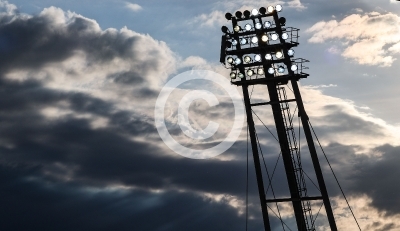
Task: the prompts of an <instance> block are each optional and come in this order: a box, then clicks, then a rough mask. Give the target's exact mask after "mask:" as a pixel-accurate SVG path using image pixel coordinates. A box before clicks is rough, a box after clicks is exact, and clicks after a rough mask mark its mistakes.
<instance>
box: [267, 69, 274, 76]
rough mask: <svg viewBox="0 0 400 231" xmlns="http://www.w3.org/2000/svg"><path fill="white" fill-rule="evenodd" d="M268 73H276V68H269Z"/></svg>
mask: <svg viewBox="0 0 400 231" xmlns="http://www.w3.org/2000/svg"><path fill="white" fill-rule="evenodd" d="M268 73H270V74H271V75H272V74H274V73H275V70H274V68H273V67H270V68H268Z"/></svg>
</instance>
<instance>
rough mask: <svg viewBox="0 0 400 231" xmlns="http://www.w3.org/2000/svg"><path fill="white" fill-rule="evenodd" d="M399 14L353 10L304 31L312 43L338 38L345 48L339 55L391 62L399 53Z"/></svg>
mask: <svg viewBox="0 0 400 231" xmlns="http://www.w3.org/2000/svg"><path fill="white" fill-rule="evenodd" d="M399 25H400V17H399V16H398V15H396V14H393V13H387V14H380V13H378V12H371V13H368V14H352V15H350V16H347V17H345V18H344V19H343V20H341V21H337V20H331V21H327V22H325V21H321V22H318V23H316V24H314V25H313V26H312V27H311V28H309V29H307V32H309V33H312V36H311V38H310V39H309V40H308V41H309V42H311V43H324V42H326V41H329V40H334V39H337V40H340V41H341V42H342V43H343V46H344V47H345V49H344V50H343V52H342V56H343V57H345V58H349V59H352V60H355V61H356V62H358V63H359V64H364V65H378V66H391V65H392V63H393V61H395V60H396V58H394V57H393V55H394V54H396V53H400V47H399V45H398V44H399V43H400V27H399Z"/></svg>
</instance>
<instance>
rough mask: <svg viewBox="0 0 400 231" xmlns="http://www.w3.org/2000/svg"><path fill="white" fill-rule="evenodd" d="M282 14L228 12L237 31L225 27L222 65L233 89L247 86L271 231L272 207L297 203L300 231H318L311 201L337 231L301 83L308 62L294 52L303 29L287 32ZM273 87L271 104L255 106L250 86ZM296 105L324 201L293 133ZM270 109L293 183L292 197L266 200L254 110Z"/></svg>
mask: <svg viewBox="0 0 400 231" xmlns="http://www.w3.org/2000/svg"><path fill="white" fill-rule="evenodd" d="M281 10H282V6H281V5H277V6H275V7H273V6H269V7H268V8H264V7H261V8H260V9H259V10H257V9H253V10H252V11H251V12H250V11H247V10H246V11H244V12H243V14H242V12H240V11H237V12H236V13H235V15H234V16H233V15H232V14H230V13H226V15H225V17H226V19H227V20H231V22H232V28H233V30H232V31H230V30H229V29H228V27H226V26H223V27H222V32H223V33H224V34H223V36H222V43H221V56H220V61H221V63H223V64H224V65H225V66H228V67H229V68H230V69H231V73H230V77H231V82H232V84H235V85H237V86H241V87H242V89H243V97H244V103H245V108H246V115H247V123H248V129H249V135H250V140H251V147H252V152H253V159H254V166H255V170H256V177H257V185H258V192H259V197H260V202H261V211H262V215H263V221H264V227H265V231H270V230H271V227H270V221H269V216H268V208H267V203H279V202H291V203H292V206H293V213H294V216H295V219H296V224H297V230H298V231H311V230H315V224H314V220H313V214H312V212H311V201H313V200H322V201H323V205H324V207H325V211H326V215H327V218H328V222H329V226H330V228H331V230H333V231H337V227H336V223H335V218H334V216H333V212H332V207H331V204H330V201H329V197H328V193H327V190H326V186H325V182H324V178H323V175H322V171H321V166H320V164H319V161H318V156H317V152H316V149H315V145H314V141H313V137H312V134H311V130H310V126H309V119H308V116H307V114H306V112H305V110H304V105H303V101H302V98H301V95H300V91H299V87H298V84H297V81H299V79H301V78H306V77H307V76H308V74H306V73H303V69H307V68H306V67H305V66H303V64H304V63H305V62H308V61H307V60H305V59H302V58H297V59H296V58H294V57H293V56H294V51H293V49H292V48H293V47H296V46H297V45H299V43H298V31H299V29H296V28H292V27H286V26H285V23H286V19H285V18H283V17H281V18H279V17H278V12H280V11H281ZM289 82H290V83H291V86H292V89H293V94H294V99H288V98H287V95H286V92H285V88H284V87H283V86H284V85H287V84H288V83H289ZM251 85H263V86H267V89H268V94H269V99H270V101H269V102H263V103H253V104H252V103H251V102H250V97H249V90H248V88H249V86H251ZM292 101H293V102H296V104H297V107H298V115H299V117H300V120H301V123H302V127H303V130H304V134H305V137H306V140H307V145H308V149H309V152H310V155H311V160H312V163H313V167H314V170H315V175H316V178H317V182H318V186H319V190H320V192H321V196H313V197H310V196H308V195H307V187H306V182H305V179H304V172H303V169H302V163H301V158H300V152H299V147H298V144H297V142H296V135H295V132H294V129H293V124H292V118H291V114H290V109H289V102H292ZM262 105H270V106H271V108H272V113H273V118H274V121H275V126H276V131H277V135H278V140H279V145H280V149H281V153H282V160H283V165H284V169H285V173H286V178H287V181H288V186H289V191H290V198H276V199H269V200H267V199H266V192H265V188H264V183H263V175H262V172H261V165H260V159H259V152H258V146H257V137H256V133H255V125H254V121H253V115H252V107H254V106H262Z"/></svg>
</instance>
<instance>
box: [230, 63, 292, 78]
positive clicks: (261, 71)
mask: <svg viewBox="0 0 400 231" xmlns="http://www.w3.org/2000/svg"><path fill="white" fill-rule="evenodd" d="M290 69H291V70H292V71H296V70H297V69H298V68H297V65H296V64H292V65H291V66H290ZM276 71H277V72H278V73H279V74H282V73H284V72H285V67H283V66H278V68H276ZM268 73H269V74H271V75H273V74H274V73H275V68H273V67H270V68H268ZM246 74H247V76H249V77H251V76H253V75H255V74H257V75H263V74H264V69H263V68H257V69H254V70H253V69H248V70H247V71H246ZM230 76H231V79H235V78H236V77H239V78H240V79H242V78H244V74H243V73H242V72H239V73H237V74H236V72H231V74H230Z"/></svg>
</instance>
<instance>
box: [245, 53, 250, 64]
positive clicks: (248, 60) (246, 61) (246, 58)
mask: <svg viewBox="0 0 400 231" xmlns="http://www.w3.org/2000/svg"><path fill="white" fill-rule="evenodd" d="M243 60H244V62H245V63H249V62H251V58H250V56H247V55H246V56H244V59H243Z"/></svg>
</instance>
